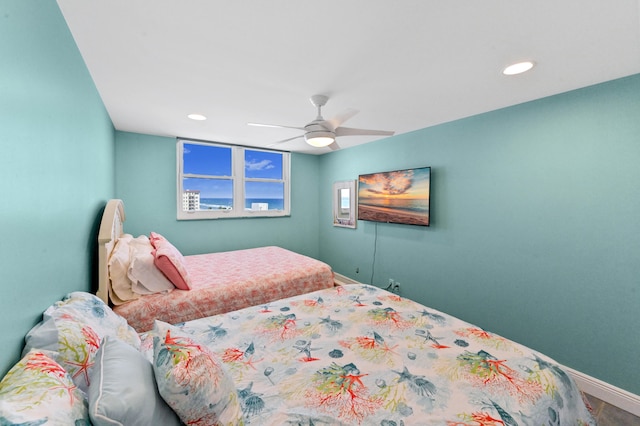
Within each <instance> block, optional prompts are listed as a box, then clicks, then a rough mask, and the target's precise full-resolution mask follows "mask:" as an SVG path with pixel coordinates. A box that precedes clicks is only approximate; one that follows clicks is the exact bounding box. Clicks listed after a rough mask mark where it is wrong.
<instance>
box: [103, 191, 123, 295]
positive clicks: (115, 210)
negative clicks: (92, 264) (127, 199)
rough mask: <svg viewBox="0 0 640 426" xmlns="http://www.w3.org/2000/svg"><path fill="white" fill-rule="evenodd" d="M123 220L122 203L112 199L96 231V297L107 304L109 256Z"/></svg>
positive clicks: (120, 232) (120, 233)
mask: <svg viewBox="0 0 640 426" xmlns="http://www.w3.org/2000/svg"><path fill="white" fill-rule="evenodd" d="M124 220H125V215H124V203H123V202H122V200H118V199H113V200H109V201H108V202H107V205H106V207H105V208H104V213H103V214H102V221H101V222H100V230H99V231H98V291H97V293H96V295H97V296H98V297H99V298H100V299H102V300H104V302H105V303H107V304H108V303H109V293H110V291H109V289H110V288H111V285H110V283H109V268H108V262H109V255H110V254H111V250H113V246H114V245H115V242H116V241H117V240H118V237H120V236H121V235H122V234H123V223H124Z"/></svg>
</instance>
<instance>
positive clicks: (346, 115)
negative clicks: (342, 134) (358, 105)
mask: <svg viewBox="0 0 640 426" xmlns="http://www.w3.org/2000/svg"><path fill="white" fill-rule="evenodd" d="M358 112H359V111H358V110H357V109H353V108H348V109H346V110H344V111H342V112H341V113H340V114H338V115H336V116H335V117H333V118H330V119H329V120H327V121H328V122H329V124H331V125H332V126H333V128H334V129H337V128H338V127H340V125H341V124H342V123H344V122H345V121H347V120H348V119H350V118H351V117H353V116H354V115H356V114H357V113H358Z"/></svg>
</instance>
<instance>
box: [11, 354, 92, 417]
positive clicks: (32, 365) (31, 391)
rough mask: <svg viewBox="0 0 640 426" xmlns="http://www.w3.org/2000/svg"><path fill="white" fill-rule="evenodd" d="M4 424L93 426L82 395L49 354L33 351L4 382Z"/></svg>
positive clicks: (17, 364)
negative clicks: (90, 425)
mask: <svg viewBox="0 0 640 426" xmlns="http://www.w3.org/2000/svg"><path fill="white" fill-rule="evenodd" d="M0 423H1V424H3V425H5V424H9V425H11V424H16V425H18V424H20V425H22V424H32V425H41V424H45V423H47V424H54V425H74V424H75V425H89V424H90V423H89V416H88V415H87V407H86V404H85V400H84V395H83V394H82V392H81V391H80V390H79V389H78V388H77V387H76V386H75V385H74V383H73V381H72V380H71V377H69V374H68V373H67V372H66V371H65V370H64V369H63V368H62V367H61V366H60V364H58V363H57V362H56V361H54V360H53V359H52V358H51V356H50V354H48V353H46V352H45V351H38V350H33V351H29V352H27V354H26V355H25V356H24V357H23V358H22V359H21V360H20V361H18V363H16V364H15V365H14V366H13V367H12V368H11V369H10V370H9V372H8V373H7V375H6V376H4V378H3V379H2V381H1V382H0Z"/></svg>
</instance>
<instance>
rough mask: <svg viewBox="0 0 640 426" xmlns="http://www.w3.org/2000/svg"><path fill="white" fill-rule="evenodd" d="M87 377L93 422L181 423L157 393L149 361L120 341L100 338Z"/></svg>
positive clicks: (122, 424)
mask: <svg viewBox="0 0 640 426" xmlns="http://www.w3.org/2000/svg"><path fill="white" fill-rule="evenodd" d="M90 378H91V383H92V385H91V387H90V388H89V417H90V418H91V422H92V423H93V424H94V425H97V426H102V425H118V426H127V425H154V426H155V425H158V426H173V425H176V426H179V425H180V424H181V423H180V420H179V419H178V416H177V415H176V414H175V413H174V412H173V411H172V410H171V408H169V406H168V405H167V404H166V402H164V400H163V399H162V397H161V396H160V394H159V393H158V388H157V387H156V379H155V377H154V373H153V367H152V365H151V363H150V362H149V361H147V359H146V358H145V357H144V356H143V355H142V354H141V353H140V352H138V351H136V350H135V349H134V348H132V347H131V346H130V345H128V344H126V343H124V342H123V341H121V340H119V339H117V338H114V337H110V336H107V337H105V338H104V339H102V344H101V345H100V349H98V352H97V353H96V359H95V366H94V368H93V369H92V371H91V374H90Z"/></svg>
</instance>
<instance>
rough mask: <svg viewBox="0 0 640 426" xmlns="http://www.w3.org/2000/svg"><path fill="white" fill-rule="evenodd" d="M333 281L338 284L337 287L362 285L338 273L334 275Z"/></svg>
mask: <svg viewBox="0 0 640 426" xmlns="http://www.w3.org/2000/svg"><path fill="white" fill-rule="evenodd" d="M333 281H334V282H335V283H336V285H346V284H361V283H360V282H358V281H356V280H352V279H351V278H349V277H347V276H346V275H342V274H339V273H337V272H334V273H333Z"/></svg>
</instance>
